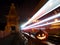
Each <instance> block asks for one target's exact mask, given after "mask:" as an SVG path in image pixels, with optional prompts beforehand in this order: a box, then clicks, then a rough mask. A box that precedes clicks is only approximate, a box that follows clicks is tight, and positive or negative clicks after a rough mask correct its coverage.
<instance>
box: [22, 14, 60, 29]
mask: <svg viewBox="0 0 60 45" xmlns="http://www.w3.org/2000/svg"><path fill="white" fill-rule="evenodd" d="M57 17H60V13H58V14H56V15H53V16H51V17H48V18H46V19H44V20H42V21H40V22H38V23H34V24H32V25H29V26H27V27H25V28H30V27H34V26H36V25H40V24H41V23H44V22H46V21H49V20H52V19H55V18H57ZM22 29H23V28H22Z"/></svg>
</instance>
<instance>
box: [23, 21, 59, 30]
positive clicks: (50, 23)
mask: <svg viewBox="0 0 60 45" xmlns="http://www.w3.org/2000/svg"><path fill="white" fill-rule="evenodd" d="M57 22H60V20H59V21H57ZM57 22H50V23H47V24H41V25H37V26H34V27H30V28H24V30H25V29H31V28H37V27H40V26H46V25H50V24H54V23H57Z"/></svg>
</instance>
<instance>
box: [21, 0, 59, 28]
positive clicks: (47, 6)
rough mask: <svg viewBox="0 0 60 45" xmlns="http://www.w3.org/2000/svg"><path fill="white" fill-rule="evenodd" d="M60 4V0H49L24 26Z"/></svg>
mask: <svg viewBox="0 0 60 45" xmlns="http://www.w3.org/2000/svg"><path fill="white" fill-rule="evenodd" d="M59 6H60V0H49V1H48V2H47V3H46V4H45V5H44V6H43V7H42V8H41V9H39V10H38V12H37V13H36V14H34V15H33V17H32V18H31V19H29V20H28V21H27V22H26V23H25V24H23V25H22V27H25V26H26V25H28V24H29V23H32V22H33V21H34V20H37V19H39V18H41V17H42V16H44V15H46V14H47V13H49V12H51V11H52V10H54V9H56V8H57V7H59Z"/></svg>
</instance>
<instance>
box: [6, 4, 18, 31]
mask: <svg viewBox="0 0 60 45" xmlns="http://www.w3.org/2000/svg"><path fill="white" fill-rule="evenodd" d="M6 17H7V26H6V30H7V31H11V30H13V31H14V30H15V31H19V16H18V15H17V13H16V10H15V6H14V4H13V3H12V5H11V7H10V11H9V14H8V15H7V16H6Z"/></svg>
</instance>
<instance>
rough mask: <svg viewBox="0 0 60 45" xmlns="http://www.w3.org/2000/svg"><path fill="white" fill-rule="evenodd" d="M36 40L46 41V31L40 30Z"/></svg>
mask: <svg viewBox="0 0 60 45" xmlns="http://www.w3.org/2000/svg"><path fill="white" fill-rule="evenodd" d="M36 38H37V39H39V40H44V39H46V38H47V33H46V32H45V31H42V30H40V31H39V32H37V33H36Z"/></svg>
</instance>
